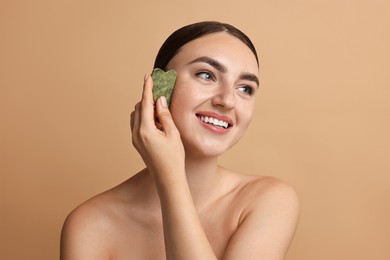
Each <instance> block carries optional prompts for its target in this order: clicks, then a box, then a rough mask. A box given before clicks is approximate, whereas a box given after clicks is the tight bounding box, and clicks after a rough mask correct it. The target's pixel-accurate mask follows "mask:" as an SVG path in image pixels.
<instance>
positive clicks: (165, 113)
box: [156, 96, 176, 134]
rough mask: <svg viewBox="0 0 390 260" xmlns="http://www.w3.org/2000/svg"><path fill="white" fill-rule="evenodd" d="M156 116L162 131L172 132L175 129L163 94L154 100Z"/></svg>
mask: <svg viewBox="0 0 390 260" xmlns="http://www.w3.org/2000/svg"><path fill="white" fill-rule="evenodd" d="M156 117H157V118H158V121H159V123H160V124H161V127H162V129H163V131H164V132H166V133H167V134H169V133H172V131H174V130H175V129H176V126H175V123H174V122H173V119H172V116H171V112H170V111H169V109H168V105H167V100H166V98H165V96H161V97H159V98H158V100H157V102H156Z"/></svg>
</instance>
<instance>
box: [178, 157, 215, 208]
mask: <svg viewBox="0 0 390 260" xmlns="http://www.w3.org/2000/svg"><path fill="white" fill-rule="evenodd" d="M186 175H187V182H188V186H189V188H190V191H191V194H192V198H193V200H194V203H195V205H196V206H197V207H202V205H203V204H204V203H205V202H206V201H208V200H210V199H211V198H212V197H213V195H214V194H215V191H216V190H217V183H219V182H220V180H221V177H222V175H221V171H220V167H219V166H218V158H216V157H215V158H205V159H188V158H186Z"/></svg>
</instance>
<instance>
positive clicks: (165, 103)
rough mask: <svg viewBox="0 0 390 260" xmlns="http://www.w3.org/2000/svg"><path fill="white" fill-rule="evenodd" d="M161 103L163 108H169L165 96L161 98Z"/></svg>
mask: <svg viewBox="0 0 390 260" xmlns="http://www.w3.org/2000/svg"><path fill="white" fill-rule="evenodd" d="M160 102H161V106H162V107H168V105H167V100H166V99H165V96H161V97H160Z"/></svg>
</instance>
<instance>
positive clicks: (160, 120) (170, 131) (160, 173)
mask: <svg viewBox="0 0 390 260" xmlns="http://www.w3.org/2000/svg"><path fill="white" fill-rule="evenodd" d="M152 89H153V80H152V78H151V77H150V75H145V78H144V88H143V93H142V100H141V101H140V102H139V103H137V104H136V106H135V110H134V111H133V112H132V113H131V121H130V125H131V131H132V141H133V145H134V147H135V148H136V149H137V151H138V153H139V154H140V155H141V157H142V159H143V161H144V162H145V164H146V166H147V167H148V169H149V171H150V172H151V173H152V174H153V176H154V177H155V178H157V179H158V180H159V181H163V180H168V179H169V177H174V175H175V173H176V174H178V172H182V173H184V158H185V153H184V148H183V144H182V141H181V139H180V134H179V131H178V130H177V128H176V126H175V123H174V122H173V119H172V116H171V113H170V112H169V109H168V107H167V102H166V99H165V97H164V96H162V97H160V98H159V99H158V100H157V102H156V108H155V109H154V106H153V103H154V102H153V92H152ZM155 119H156V120H155Z"/></svg>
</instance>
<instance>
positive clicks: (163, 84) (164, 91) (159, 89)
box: [152, 68, 176, 107]
mask: <svg viewBox="0 0 390 260" xmlns="http://www.w3.org/2000/svg"><path fill="white" fill-rule="evenodd" d="M152 78H153V99H154V102H156V100H157V99H158V98H159V97H161V96H165V98H166V99H167V104H168V107H169V106H170V105H171V98H172V92H173V87H174V86H175V81H176V71H174V70H169V71H167V72H165V71H163V70H162V69H159V68H155V69H154V70H153V73H152Z"/></svg>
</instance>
